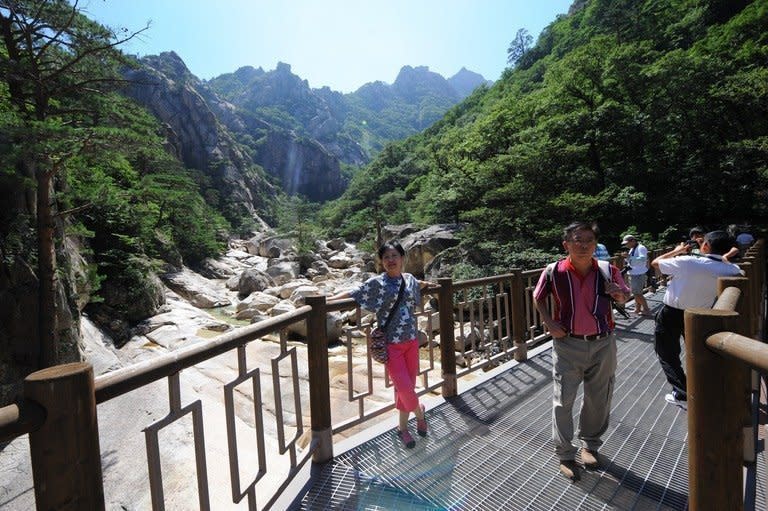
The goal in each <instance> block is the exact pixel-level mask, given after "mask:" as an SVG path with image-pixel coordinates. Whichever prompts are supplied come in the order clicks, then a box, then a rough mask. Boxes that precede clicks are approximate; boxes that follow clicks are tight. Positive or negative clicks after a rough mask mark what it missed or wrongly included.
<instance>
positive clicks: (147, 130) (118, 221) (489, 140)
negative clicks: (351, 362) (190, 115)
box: [0, 0, 768, 365]
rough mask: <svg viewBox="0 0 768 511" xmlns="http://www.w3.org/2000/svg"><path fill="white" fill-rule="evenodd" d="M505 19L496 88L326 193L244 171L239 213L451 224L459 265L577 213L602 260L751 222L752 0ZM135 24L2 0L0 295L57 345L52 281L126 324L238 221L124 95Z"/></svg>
mask: <svg viewBox="0 0 768 511" xmlns="http://www.w3.org/2000/svg"><path fill="white" fill-rule="evenodd" d="M518 29H519V27H513V26H510V36H509V39H510V41H511V42H512V44H511V46H510V49H509V55H510V66H509V67H508V69H507V70H506V71H505V73H504V74H503V76H502V77H501V79H500V80H498V81H497V82H496V83H495V84H494V85H493V86H490V87H481V88H479V89H478V90H476V91H475V92H474V94H472V95H471V96H470V97H468V98H467V99H466V100H465V101H463V102H462V103H460V104H459V105H457V106H455V107H453V108H452V109H451V110H450V111H449V112H448V114H447V115H445V116H444V117H442V118H441V119H440V120H438V121H437V122H436V123H434V124H432V125H431V126H430V127H428V128H427V129H426V130H425V131H423V132H422V133H420V134H418V135H416V136H412V137H410V138H408V139H405V140H402V141H398V142H395V143H391V144H388V145H386V146H385V147H384V148H383V149H382V150H381V151H380V152H379V154H378V155H377V156H376V157H375V159H374V160H373V162H372V163H371V164H369V165H367V166H365V167H363V168H352V169H345V172H347V173H348V174H349V175H351V180H350V184H349V186H348V188H347V190H346V192H345V193H344V194H343V196H342V197H341V198H339V199H336V200H334V201H331V202H328V203H325V204H308V203H306V201H302V200H301V198H296V197H285V196H284V195H283V194H282V193H280V192H277V191H275V190H274V187H273V186H271V185H274V183H269V178H267V177H265V175H264V170H263V169H262V168H260V167H259V166H258V165H253V166H252V167H251V168H249V169H248V170H247V171H248V172H249V173H251V174H252V175H253V176H256V177H257V178H258V179H262V180H263V181H264V183H265V186H266V184H270V188H269V190H267V189H266V188H265V190H264V192H263V195H262V196H261V197H259V204H258V205H257V213H258V214H259V215H260V216H261V218H263V219H265V220H266V221H267V222H269V223H271V224H272V225H273V226H274V227H277V228H279V229H282V230H288V229H294V230H295V228H296V222H297V221H298V219H301V222H302V225H301V226H300V229H299V232H301V233H303V234H302V236H304V237H305V238H306V237H310V238H311V237H314V236H320V237H325V236H328V237H330V236H343V237H345V238H347V239H348V240H351V241H359V242H362V243H363V246H371V247H372V243H373V241H374V239H375V225H376V222H377V221H380V222H382V223H383V224H401V223H408V222H412V223H415V224H433V223H460V224H462V225H463V226H464V228H463V230H462V231H461V240H462V245H461V246H462V247H463V250H464V252H459V254H461V256H460V257H461V258H462V260H461V262H463V263H464V264H465V265H469V266H471V271H472V272H475V273H486V274H490V273H493V272H498V271H500V270H502V271H507V270H508V269H509V268H510V267H512V266H522V267H531V266H532V265H539V264H541V263H542V262H543V261H545V260H547V259H551V257H552V254H553V253H556V252H558V246H559V242H558V240H559V239H560V231H561V229H562V227H563V225H564V224H566V223H568V222H570V221H571V220H573V219H576V218H581V219H587V220H594V221H597V222H598V223H599V225H600V227H601V229H602V232H603V239H604V240H605V242H606V244H607V245H608V247H609V249H611V250H612V251H613V250H615V249H617V248H618V242H619V239H620V235H621V234H623V233H626V232H630V231H631V232H633V233H635V234H637V235H639V236H641V237H642V238H643V240H644V241H645V242H646V244H647V245H649V246H651V247H653V246H654V245H657V244H664V243H668V242H670V241H675V240H677V239H678V238H679V235H680V233H682V232H685V231H687V229H688V228H689V227H690V226H692V225H696V224H701V225H704V226H706V227H712V228H715V227H723V226H725V225H728V224H739V225H745V224H749V225H751V226H752V227H753V229H754V230H758V231H759V230H760V229H762V228H763V227H764V226H765V225H766V220H767V219H768V211H767V208H768V206H767V205H768V200H767V199H768V197H766V192H767V191H768V157H767V156H768V0H754V1H748V0H576V1H575V2H574V5H573V6H572V8H571V13H569V15H564V16H561V17H559V18H558V19H556V20H554V21H553V22H552V23H551V24H550V25H549V26H548V27H546V28H545V30H544V31H543V32H542V34H541V35H540V36H539V38H538V39H537V40H536V41H535V42H534V43H533V44H530V45H529V44H528V43H527V41H526V40H525V38H518V39H516V38H515V33H516V31H517V30H518ZM144 30H146V27H145V28H141V27H139V28H138V30H137V31H136V32H115V31H114V30H112V29H109V28H106V27H103V26H100V25H99V24H97V23H95V22H93V21H91V20H89V19H88V18H87V17H85V16H83V15H82V14H81V12H80V10H79V7H78V6H77V4H75V5H74V6H73V5H72V4H71V3H70V2H67V1H64V0H14V1H10V2H9V1H5V2H0V39H1V40H2V44H0V75H1V76H2V79H1V80H0V205H2V206H1V207H0V265H1V267H0V270H2V272H0V273H2V277H1V278H2V279H3V282H2V286H0V288H2V289H11V290H15V289H21V288H22V287H24V286H39V287H38V291H37V293H39V301H38V302H36V303H35V305H34V310H35V311H39V314H37V317H39V318H40V319H39V321H38V323H37V326H36V328H37V333H38V334H39V336H40V339H48V338H51V339H55V338H57V337H58V336H60V335H64V334H63V333H62V328H63V327H62V326H61V325H58V326H57V325H56V324H54V322H53V319H51V318H52V316H53V314H52V313H46V312H45V311H53V310H54V309H55V307H56V306H55V302H56V300H60V298H57V293H59V291H58V289H59V288H58V286H59V284H60V283H61V282H65V283H66V286H65V288H64V289H65V291H64V292H65V293H66V294H67V297H68V303H70V304H77V306H80V307H81V306H82V305H83V303H82V302H83V301H85V302H86V303H90V304H93V305H97V304H100V303H101V304H103V305H105V306H114V304H120V308H119V310H117V311H115V312H117V313H119V314H121V315H122V317H124V318H126V319H127V320H128V321H131V320H137V319H141V318H142V317H146V312H147V311H146V307H145V304H146V303H151V302H152V301H153V299H154V298H153V297H154V296H155V295H156V293H157V289H156V287H155V286H154V284H153V281H152V279H151V278H150V277H151V276H152V275H153V274H154V273H156V272H160V271H162V269H163V268H164V267H165V266H166V265H170V266H172V267H179V266H180V265H181V264H182V263H184V264H187V265H190V266H193V267H194V265H195V264H197V263H199V262H200V261H202V260H203V259H205V258H206V257H210V256H215V255H217V254H219V253H221V252H222V251H223V250H224V249H225V247H226V242H227V240H228V239H229V238H231V237H237V236H248V235H249V234H252V233H253V230H254V229H255V225H256V223H255V222H254V219H253V218H250V217H246V216H245V213H244V212H243V211H241V210H236V209H232V208H231V207H229V206H228V204H227V201H226V197H222V194H221V192H220V190H219V189H217V188H216V187H215V186H214V184H213V180H214V179H213V176H212V175H211V174H210V173H206V171H205V169H202V170H201V169H191V168H187V167H185V166H184V165H183V164H182V163H181V161H180V159H179V157H178V156H177V155H175V154H174V153H173V151H171V150H170V149H169V146H170V145H171V144H170V143H169V140H168V133H167V131H166V130H165V128H164V126H163V125H162V124H161V123H160V122H159V121H158V120H157V119H156V118H155V117H153V116H152V115H151V114H150V113H149V112H147V111H146V110H144V109H143V108H141V107H139V106H137V104H136V103H134V102H133V101H132V100H130V99H128V98H127V97H126V96H125V95H124V94H122V93H121V89H122V87H123V86H124V85H125V83H124V79H123V78H122V76H123V75H122V74H121V71H122V70H124V69H127V68H131V67H132V66H134V67H135V66H137V65H138V63H137V62H136V61H135V59H133V58H132V57H131V56H128V55H126V54H124V53H123V52H122V51H121V45H122V44H123V43H125V42H126V41H128V40H130V39H131V38H133V37H137V36H140V35H141V34H142V32H143V31H144ZM515 41H517V42H515ZM516 44H517V46H515V45H516ZM504 50H505V49H504V48H500V49H499V51H500V54H502V55H503V52H504ZM386 121H387V122H388V123H390V124H392V123H393V122H394V121H393V120H392V119H389V118H388V119H387V120H386ZM393 129H394V128H393ZM241 143H242V141H241ZM245 152H247V148H246V149H245ZM291 211H293V212H294V214H291V213H290V212H291ZM296 211H300V212H301V214H296ZM304 241H306V239H305V240H304ZM304 246H311V245H310V244H309V243H304ZM73 254H77V257H76V258H75V257H74V256H73ZM13 292H16V291H13ZM118 295H119V296H118ZM3 296H6V297H7V296H9V295H3ZM19 296H21V295H19ZM4 299H9V298H4ZM14 300H16V301H15V302H14V307H16V308H15V309H13V308H8V309H7V310H16V311H18V310H21V308H20V307H21V305H20V304H22V305H23V303H22V299H21V298H18V296H17V297H16V298H14ZM73 307H74V306H73ZM9 314H10V313H9ZM74 315H76V312H75V313H74ZM0 319H2V320H3V321H2V323H3V324H9V322H13V321H18V320H19V318H14V317H10V318H6V317H3V318H0ZM44 342H48V341H44ZM50 342H54V341H50ZM29 356H30V357H32V358H36V357H43V359H44V358H45V357H52V359H61V357H60V356H59V355H58V354H56V353H55V348H52V347H51V346H48V348H46V346H45V345H43V346H42V347H41V348H36V349H35V350H33V352H31V353H30V355H29ZM65 358H66V357H65ZM43 359H41V360H40V361H39V364H41V365H47V364H48V363H50V362H51V361H52V360H43ZM28 362H29V363H30V364H32V365H34V364H33V363H32V361H31V360H29V361H28Z"/></svg>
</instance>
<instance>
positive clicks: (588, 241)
mask: <svg viewBox="0 0 768 511" xmlns="http://www.w3.org/2000/svg"><path fill="white" fill-rule="evenodd" d="M568 243H578V244H580V245H591V244H592V243H597V239H595V238H579V237H576V238H571V239H569V240H568Z"/></svg>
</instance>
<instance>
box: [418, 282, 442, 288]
mask: <svg viewBox="0 0 768 511" xmlns="http://www.w3.org/2000/svg"><path fill="white" fill-rule="evenodd" d="M439 285H440V284H435V283H434V282H430V281H428V280H420V281H419V289H435V288H436V287H438V286H439Z"/></svg>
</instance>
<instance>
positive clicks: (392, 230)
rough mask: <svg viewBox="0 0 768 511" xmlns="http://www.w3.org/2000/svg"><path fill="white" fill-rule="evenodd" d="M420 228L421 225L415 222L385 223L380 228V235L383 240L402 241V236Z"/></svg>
mask: <svg viewBox="0 0 768 511" xmlns="http://www.w3.org/2000/svg"><path fill="white" fill-rule="evenodd" d="M420 230H421V227H420V226H418V225H416V224H401V225H385V226H384V227H382V229H381V235H382V236H383V237H384V241H390V240H399V241H400V242H401V243H402V240H403V238H405V237H406V236H408V235H410V234H413V233H415V232H419V231H420Z"/></svg>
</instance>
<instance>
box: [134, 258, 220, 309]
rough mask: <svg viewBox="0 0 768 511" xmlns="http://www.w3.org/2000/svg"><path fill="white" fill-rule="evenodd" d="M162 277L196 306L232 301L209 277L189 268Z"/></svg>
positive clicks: (214, 305) (210, 305)
mask: <svg viewBox="0 0 768 511" xmlns="http://www.w3.org/2000/svg"><path fill="white" fill-rule="evenodd" d="M161 278H162V279H163V282H165V284H166V285H167V286H168V287H169V288H171V289H172V290H173V291H174V292H176V293H177V294H178V295H179V296H181V297H183V298H184V299H185V300H187V301H188V302H189V303H191V304H192V305H194V306H195V307H199V308H201V309H213V308H215V307H223V306H225V305H229V304H231V303H232V302H231V301H230V299H229V298H227V297H226V296H225V295H223V294H221V293H219V291H218V290H217V289H216V288H215V287H214V286H213V284H212V283H211V282H210V281H209V280H208V279H206V278H204V277H201V276H200V275H198V274H197V273H195V272H193V271H191V270H189V269H187V268H183V269H182V270H181V271H178V272H173V273H165V274H163V275H161ZM144 317H146V316H144Z"/></svg>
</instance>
